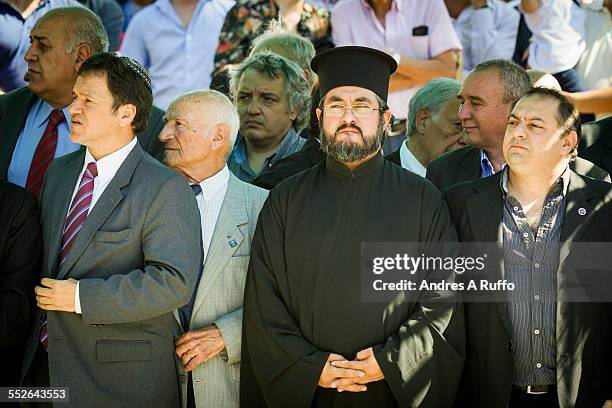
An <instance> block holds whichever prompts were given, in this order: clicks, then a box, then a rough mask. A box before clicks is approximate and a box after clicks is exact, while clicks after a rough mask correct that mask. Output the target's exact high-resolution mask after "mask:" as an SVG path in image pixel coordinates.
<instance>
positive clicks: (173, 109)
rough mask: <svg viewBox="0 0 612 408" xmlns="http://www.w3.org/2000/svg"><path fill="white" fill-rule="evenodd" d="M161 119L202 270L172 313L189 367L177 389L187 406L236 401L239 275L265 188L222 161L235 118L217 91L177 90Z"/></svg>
mask: <svg viewBox="0 0 612 408" xmlns="http://www.w3.org/2000/svg"><path fill="white" fill-rule="evenodd" d="M166 122H167V124H166V126H165V127H164V129H163V130H162V132H161V134H160V140H161V141H162V142H163V143H164V162H165V163H166V164H167V165H168V166H170V167H171V168H173V169H174V170H176V171H177V172H178V173H180V174H182V175H183V176H184V177H185V178H186V179H187V180H188V181H189V183H190V184H191V187H192V189H193V192H194V194H195V195H196V200H197V201H198V207H199V209H200V215H201V219H202V252H203V254H204V260H203V271H202V274H201V277H200V279H199V283H198V285H197V289H196V291H195V293H194V295H193V297H192V300H191V302H190V303H189V304H187V305H186V306H185V307H183V308H181V309H180V310H179V313H178V314H179V321H180V322H181V326H182V327H183V328H184V331H185V333H183V334H182V335H181V336H180V337H179V338H178V339H177V340H176V355H177V356H178V357H179V358H180V359H181V362H182V366H183V368H184V369H185V370H186V371H187V372H189V379H188V384H187V387H184V388H183V393H184V394H185V393H186V394H187V395H186V398H185V400H186V401H187V406H188V407H194V406H196V405H197V406H200V407H204V406H206V407H215V408H219V407H237V406H238V404H239V395H238V392H239V376H240V365H239V363H240V352H241V337H242V298H243V292H244V283H245V279H246V273H247V267H248V265H249V258H250V253H251V239H252V238H253V234H254V233H255V226H256V224H257V217H258V215H259V211H260V210H261V207H262V206H263V203H264V201H265V200H266V197H267V195H268V192H267V191H266V190H263V189H261V188H259V187H255V186H252V185H250V184H247V183H245V182H242V181H240V180H239V179H238V178H237V177H235V176H234V175H233V174H231V173H230V171H229V169H228V167H227V165H226V164H225V163H226V160H227V157H228V155H229V153H230V151H231V149H232V146H233V145H234V141H235V139H236V135H237V133H238V128H239V118H238V113H237V111H236V108H235V107H234V106H233V105H232V103H231V102H230V101H229V99H227V97H225V96H224V95H223V94H221V93H219V92H216V91H196V92H191V93H188V94H185V95H183V96H181V97H179V98H178V99H177V100H175V101H174V102H173V103H172V104H171V105H170V107H169V108H168V113H167V114H166ZM199 253H200V252H199V251H197V252H196V254H199Z"/></svg>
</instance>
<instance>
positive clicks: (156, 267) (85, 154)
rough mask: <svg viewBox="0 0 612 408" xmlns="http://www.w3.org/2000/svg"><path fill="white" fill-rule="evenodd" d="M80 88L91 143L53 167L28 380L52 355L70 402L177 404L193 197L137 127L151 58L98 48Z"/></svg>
mask: <svg viewBox="0 0 612 408" xmlns="http://www.w3.org/2000/svg"><path fill="white" fill-rule="evenodd" d="M73 95H74V100H73V102H72V104H71V105H70V108H69V109H70V114H71V132H70V137H71V139H72V140H73V141H75V142H77V143H80V144H82V145H84V146H86V149H85V150H84V151H77V152H74V153H71V154H69V155H67V156H64V157H62V158H60V159H58V160H56V161H54V162H53V164H52V165H51V167H50V168H49V171H48V173H47V179H46V183H45V187H44V191H43V196H42V228H43V241H44V257H43V259H44V261H43V276H44V278H43V279H42V280H41V282H40V284H39V286H37V287H36V289H35V292H36V300H37V305H38V307H39V308H41V309H43V310H44V311H46V315H45V314H43V313H41V314H40V316H37V317H39V318H40V320H38V319H37V320H36V324H35V327H34V328H33V330H32V335H31V338H30V339H29V340H30V341H29V343H28V346H27V351H26V357H25V360H24V370H25V371H26V374H27V375H26V379H25V380H24V382H23V383H24V384H28V385H44V381H40V379H42V375H41V374H40V368H41V361H42V360H44V359H45V357H47V356H48V375H49V380H50V385H51V386H63V387H69V388H70V391H71V392H70V405H71V406H78V407H119V406H125V407H175V406H179V385H178V377H177V371H176V359H175V357H174V356H173V352H174V347H173V342H174V336H173V334H174V332H175V330H176V326H177V324H176V321H175V319H174V316H173V314H172V312H173V310H174V309H176V308H178V307H181V306H182V305H184V304H185V303H187V302H188V301H189V299H190V297H191V294H192V292H193V288H194V286H195V282H196V277H197V272H198V268H199V262H200V256H199V251H198V243H199V240H200V218H199V213H198V209H197V204H196V201H195V199H194V197H193V194H192V192H191V189H190V188H189V186H188V185H187V183H185V181H184V180H183V179H182V178H181V177H180V176H179V175H177V174H176V173H175V172H173V171H171V170H169V169H167V168H165V167H164V166H162V165H161V164H160V163H159V162H157V161H155V160H154V159H153V158H152V157H151V156H149V155H148V154H146V153H144V152H143V150H142V148H141V147H140V145H139V144H138V141H137V139H136V138H135V136H134V135H135V133H136V132H138V131H140V130H142V129H143V128H144V127H145V126H146V121H147V118H148V116H149V111H150V109H151V101H152V94H151V83H150V80H149V78H148V76H147V74H146V71H145V70H144V68H142V67H141V66H140V65H138V63H136V62H135V61H133V60H130V59H129V58H127V57H119V56H117V55H111V54H108V53H101V54H97V55H95V56H93V57H91V58H90V59H88V60H87V61H86V62H85V63H83V65H82V66H81V68H80V70H79V77H78V79H77V81H76V84H75V86H74V90H73ZM28 369H30V370H29V371H37V370H38V374H39V375H38V376H36V375H34V376H32V375H30V374H31V373H29V372H27V371H28ZM32 378H34V379H35V381H28V379H32ZM36 379H39V381H36ZM32 383H34V384H32Z"/></svg>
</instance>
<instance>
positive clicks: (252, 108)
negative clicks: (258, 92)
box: [246, 98, 261, 115]
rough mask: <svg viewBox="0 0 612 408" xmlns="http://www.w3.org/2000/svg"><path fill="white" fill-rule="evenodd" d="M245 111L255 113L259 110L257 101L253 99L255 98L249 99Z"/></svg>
mask: <svg viewBox="0 0 612 408" xmlns="http://www.w3.org/2000/svg"><path fill="white" fill-rule="evenodd" d="M246 111H247V113H248V114H250V115H256V114H258V113H260V112H261V108H260V106H259V103H258V102H257V101H256V100H255V98H253V99H251V101H250V102H249V104H248V105H247V106H246Z"/></svg>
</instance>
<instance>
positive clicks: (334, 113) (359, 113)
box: [321, 104, 383, 118]
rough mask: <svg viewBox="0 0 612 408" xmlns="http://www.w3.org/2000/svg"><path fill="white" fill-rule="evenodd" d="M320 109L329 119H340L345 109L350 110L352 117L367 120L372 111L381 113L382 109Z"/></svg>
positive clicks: (331, 106) (355, 107)
mask: <svg viewBox="0 0 612 408" xmlns="http://www.w3.org/2000/svg"><path fill="white" fill-rule="evenodd" d="M321 109H322V110H323V111H324V112H325V114H326V115H327V116H329V117H330V118H341V117H342V116H344V114H345V113H346V110H347V109H350V110H351V112H352V113H353V115H355V116H356V117H358V118H367V117H370V116H372V112H374V111H382V110H383V109H382V108H373V107H371V106H370V105H363V104H362V105H353V106H346V105H335V104H334V105H328V106H323V107H321Z"/></svg>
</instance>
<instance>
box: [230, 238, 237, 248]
mask: <svg viewBox="0 0 612 408" xmlns="http://www.w3.org/2000/svg"><path fill="white" fill-rule="evenodd" d="M236 245H238V243H237V242H236V240H235V239H232V240H231V241H230V242H229V246H231V247H232V248H233V247H235V246H236Z"/></svg>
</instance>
